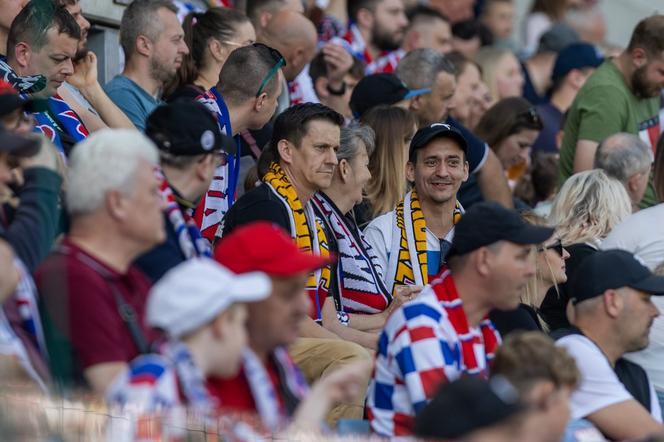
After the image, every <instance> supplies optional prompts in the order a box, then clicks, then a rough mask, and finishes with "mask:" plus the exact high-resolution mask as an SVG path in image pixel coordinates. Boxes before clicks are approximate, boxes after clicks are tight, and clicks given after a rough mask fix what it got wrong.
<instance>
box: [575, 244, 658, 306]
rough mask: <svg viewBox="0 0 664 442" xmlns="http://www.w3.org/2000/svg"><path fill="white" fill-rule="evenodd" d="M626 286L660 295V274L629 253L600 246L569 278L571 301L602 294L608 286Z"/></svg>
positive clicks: (613, 287)
mask: <svg viewBox="0 0 664 442" xmlns="http://www.w3.org/2000/svg"><path fill="white" fill-rule="evenodd" d="M622 287H629V288H632V289H634V290H639V291H641V292H645V293H648V294H650V295H655V296H662V295H664V276H658V275H654V274H653V273H652V272H651V271H650V270H649V269H648V267H646V266H644V265H643V264H642V263H641V262H640V261H639V260H638V259H637V258H636V257H635V256H634V255H633V254H632V253H630V252H627V251H625V250H618V249H613V250H602V251H598V252H595V253H593V254H592V255H589V256H587V257H586V258H585V259H584V260H583V261H581V264H580V265H579V267H578V269H577V270H576V271H575V272H574V277H573V278H572V281H570V289H571V293H572V296H571V300H572V303H573V304H578V303H579V302H583V301H586V300H588V299H592V298H595V297H597V296H600V295H602V294H603V293H604V292H605V291H607V290H610V289H619V288H622Z"/></svg>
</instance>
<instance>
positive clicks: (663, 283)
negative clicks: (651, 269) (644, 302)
mask: <svg viewBox="0 0 664 442" xmlns="http://www.w3.org/2000/svg"><path fill="white" fill-rule="evenodd" d="M628 287H630V288H633V289H635V290H640V291H642V292H645V293H648V294H650V295H654V296H664V276H658V275H651V276H649V277H647V278H646V279H643V280H641V281H639V282H637V283H635V284H629V285H628Z"/></svg>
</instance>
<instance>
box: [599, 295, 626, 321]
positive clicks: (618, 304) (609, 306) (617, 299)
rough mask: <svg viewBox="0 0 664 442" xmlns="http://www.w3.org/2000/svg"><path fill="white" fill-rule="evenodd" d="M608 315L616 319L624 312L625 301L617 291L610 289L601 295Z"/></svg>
mask: <svg viewBox="0 0 664 442" xmlns="http://www.w3.org/2000/svg"><path fill="white" fill-rule="evenodd" d="M601 296H602V300H603V301H604V309H605V310H606V313H607V314H608V315H609V316H610V317H612V318H616V317H617V316H618V315H620V313H621V312H622V310H623V304H624V301H625V300H624V299H623V297H622V296H621V295H620V293H618V291H617V290H613V289H609V290H607V291H605V292H604V294H602V295H601Z"/></svg>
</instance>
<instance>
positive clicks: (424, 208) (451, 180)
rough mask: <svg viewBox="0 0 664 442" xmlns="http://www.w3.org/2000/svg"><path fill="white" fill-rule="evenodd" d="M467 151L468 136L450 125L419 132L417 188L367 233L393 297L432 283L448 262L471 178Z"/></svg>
mask: <svg viewBox="0 0 664 442" xmlns="http://www.w3.org/2000/svg"><path fill="white" fill-rule="evenodd" d="M467 151H468V145H467V143H466V140H465V139H464V137H463V135H461V133H460V132H458V131H457V130H456V129H454V128H453V127H451V126H449V125H447V124H443V123H436V124H432V125H431V126H428V127H425V128H423V129H420V130H418V131H417V133H416V134H415V136H414V137H413V140H412V141H411V143H410V153H409V157H408V164H407V166H406V167H407V170H406V176H407V178H408V181H410V182H411V183H413V185H414V186H413V190H411V191H410V192H409V193H408V194H406V196H405V197H404V199H403V200H402V201H401V202H400V203H399V204H398V205H397V207H396V208H395V209H394V210H393V211H391V212H389V213H386V214H385V215H382V216H379V217H378V218H376V219H374V220H373V221H372V222H371V223H370V224H369V225H368V226H367V228H366V229H365V231H364V234H365V236H366V239H367V241H368V242H369V244H371V247H372V248H373V249H374V250H375V252H376V255H377V257H378V261H379V262H380V264H381V267H382V268H383V269H384V270H385V272H384V273H385V284H386V286H387V288H388V290H389V291H390V292H392V293H393V294H396V293H397V292H400V290H398V289H397V287H399V286H404V285H415V286H419V287H422V286H424V285H426V284H428V283H429V281H431V280H432V279H433V276H435V275H436V274H438V272H439V271H440V268H441V267H442V265H443V263H444V262H445V255H446V254H447V251H448V250H449V248H450V246H451V244H452V237H453V236H454V224H456V222H457V221H458V220H459V219H460V217H461V214H462V212H463V209H462V207H461V205H460V204H459V203H458V201H457V199H456V195H457V191H458V190H459V187H461V183H462V182H464V181H465V180H466V179H468V161H467V159H466V152H467Z"/></svg>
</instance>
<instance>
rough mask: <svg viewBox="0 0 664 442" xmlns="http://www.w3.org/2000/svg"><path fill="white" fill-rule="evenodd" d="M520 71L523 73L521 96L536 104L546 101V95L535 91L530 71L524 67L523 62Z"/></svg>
mask: <svg viewBox="0 0 664 442" xmlns="http://www.w3.org/2000/svg"><path fill="white" fill-rule="evenodd" d="M521 72H522V73H523V80H524V82H523V93H522V94H521V96H523V98H525V99H526V100H528V101H529V102H530V104H532V105H533V106H534V105H537V104H542V103H546V101H547V99H546V97H543V96H541V95H540V94H538V93H537V90H536V89H535V85H534V84H533V80H532V79H531V78H530V73H529V72H528V68H527V67H526V64H525V63H521Z"/></svg>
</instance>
